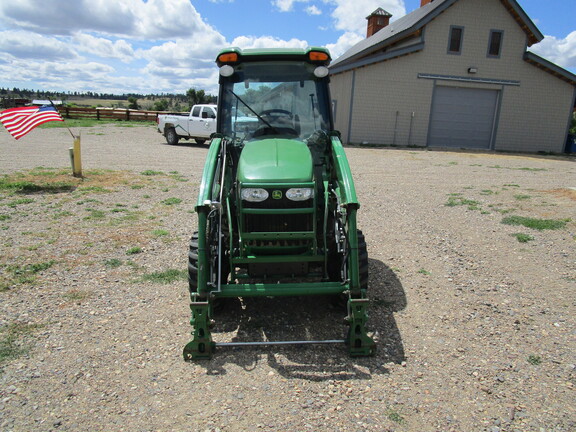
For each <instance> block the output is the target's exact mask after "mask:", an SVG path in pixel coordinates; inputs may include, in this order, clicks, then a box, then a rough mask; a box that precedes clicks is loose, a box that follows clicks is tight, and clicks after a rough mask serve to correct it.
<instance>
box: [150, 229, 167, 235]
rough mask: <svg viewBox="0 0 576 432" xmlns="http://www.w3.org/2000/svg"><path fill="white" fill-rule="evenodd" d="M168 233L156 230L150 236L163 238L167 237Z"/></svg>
mask: <svg viewBox="0 0 576 432" xmlns="http://www.w3.org/2000/svg"><path fill="white" fill-rule="evenodd" d="M169 234H170V233H169V232H168V231H166V230H164V229H156V230H154V231H152V235H153V236H154V237H165V236H167V235H169Z"/></svg>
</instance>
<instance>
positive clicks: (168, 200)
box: [162, 197, 182, 205]
mask: <svg viewBox="0 0 576 432" xmlns="http://www.w3.org/2000/svg"><path fill="white" fill-rule="evenodd" d="M181 202H182V200H181V199H180V198H174V197H172V198H166V199H165V200H163V201H162V204H164V205H176V204H180V203H181Z"/></svg>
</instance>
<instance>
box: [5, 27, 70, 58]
mask: <svg viewBox="0 0 576 432" xmlns="http://www.w3.org/2000/svg"><path fill="white" fill-rule="evenodd" d="M0 52H3V53H8V54H10V55H12V56H14V57H16V58H27V59H44V60H70V59H74V58H76V57H78V56H77V55H76V53H75V52H74V50H73V49H72V48H71V47H70V46H68V45H67V44H66V43H64V42H61V41H59V40H58V39H55V38H52V37H47V36H42V35H39V34H35V33H31V32H27V31H21V30H19V31H11V30H7V31H3V32H0Z"/></svg>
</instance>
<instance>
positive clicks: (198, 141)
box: [194, 138, 206, 145]
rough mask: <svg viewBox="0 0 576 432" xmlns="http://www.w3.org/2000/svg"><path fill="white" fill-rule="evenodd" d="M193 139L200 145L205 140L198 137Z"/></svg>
mask: <svg viewBox="0 0 576 432" xmlns="http://www.w3.org/2000/svg"><path fill="white" fill-rule="evenodd" d="M194 141H196V144H199V145H202V144H204V143H205V142H206V140H205V139H200V138H194Z"/></svg>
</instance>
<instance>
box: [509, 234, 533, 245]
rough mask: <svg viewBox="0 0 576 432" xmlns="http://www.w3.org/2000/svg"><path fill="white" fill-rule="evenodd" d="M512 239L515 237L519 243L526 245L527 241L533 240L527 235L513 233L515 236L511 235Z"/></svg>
mask: <svg viewBox="0 0 576 432" xmlns="http://www.w3.org/2000/svg"><path fill="white" fill-rule="evenodd" d="M511 236H512V237H516V240H518V241H519V242H520V243H528V242H529V241H532V240H534V237H532V236H531V235H529V234H524V233H515V234H511Z"/></svg>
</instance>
